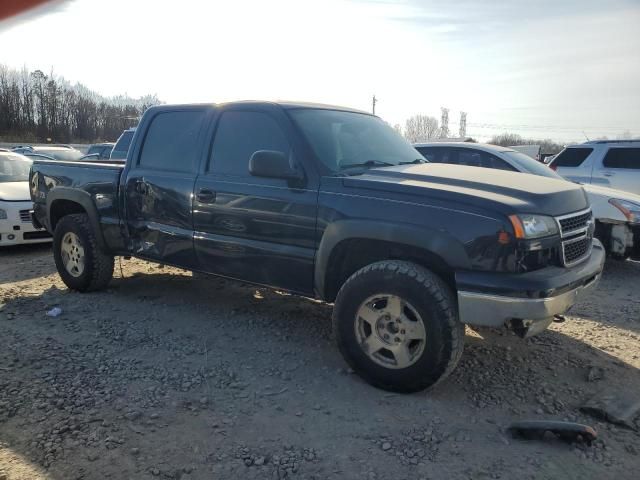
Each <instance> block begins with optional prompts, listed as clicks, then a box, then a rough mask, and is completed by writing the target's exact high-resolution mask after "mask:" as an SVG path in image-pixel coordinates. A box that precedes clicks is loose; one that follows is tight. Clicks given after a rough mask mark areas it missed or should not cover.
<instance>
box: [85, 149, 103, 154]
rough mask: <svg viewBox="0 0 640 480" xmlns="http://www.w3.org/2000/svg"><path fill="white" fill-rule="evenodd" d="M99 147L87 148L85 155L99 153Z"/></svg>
mask: <svg viewBox="0 0 640 480" xmlns="http://www.w3.org/2000/svg"><path fill="white" fill-rule="evenodd" d="M100 148H101V147H91V148H90V149H89V150H87V155H93V154H94V153H100Z"/></svg>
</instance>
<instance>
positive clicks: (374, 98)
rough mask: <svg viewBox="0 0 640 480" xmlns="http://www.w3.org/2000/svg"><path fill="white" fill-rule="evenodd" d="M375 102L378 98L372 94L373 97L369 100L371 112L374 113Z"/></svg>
mask: <svg viewBox="0 0 640 480" xmlns="http://www.w3.org/2000/svg"><path fill="white" fill-rule="evenodd" d="M376 103H378V99H377V98H376V96H375V95H374V96H373V99H372V101H371V110H372V112H373V114H374V115H375V114H376Z"/></svg>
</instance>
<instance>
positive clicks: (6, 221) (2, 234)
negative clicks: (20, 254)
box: [0, 151, 51, 246]
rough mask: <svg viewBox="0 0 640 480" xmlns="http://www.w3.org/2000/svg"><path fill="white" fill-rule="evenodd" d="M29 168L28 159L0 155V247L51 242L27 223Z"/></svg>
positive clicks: (12, 153)
mask: <svg viewBox="0 0 640 480" xmlns="http://www.w3.org/2000/svg"><path fill="white" fill-rule="evenodd" d="M30 168H31V160H29V159H28V158H26V157H24V156H22V155H20V154H18V153H14V152H9V151H0V246H7V245H18V244H22V243H40V242H50V241H51V235H50V234H49V232H47V231H46V230H44V229H43V228H35V227H34V226H33V224H32V223H31V212H32V210H33V202H32V201H31V199H30V198H29V169H30Z"/></svg>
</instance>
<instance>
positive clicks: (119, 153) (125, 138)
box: [110, 128, 136, 160]
mask: <svg viewBox="0 0 640 480" xmlns="http://www.w3.org/2000/svg"><path fill="white" fill-rule="evenodd" d="M135 132H136V129H135V128H128V129H127V130H125V131H124V132H122V134H121V135H120V137H119V138H118V141H117V142H116V144H115V146H114V147H113V150H112V151H111V157H110V158H111V160H125V159H126V158H127V152H128V151H129V145H131V139H132V138H133V134H134V133H135Z"/></svg>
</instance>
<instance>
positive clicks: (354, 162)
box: [290, 108, 424, 172]
mask: <svg viewBox="0 0 640 480" xmlns="http://www.w3.org/2000/svg"><path fill="white" fill-rule="evenodd" d="M290 113H291V116H292V117H293V120H294V122H295V123H296V124H297V125H298V126H299V127H300V130H302V133H303V134H304V136H305V137H306V138H307V140H308V141H309V143H310V144H311V147H312V148H313V150H314V152H315V154H316V155H317V156H318V158H319V159H320V161H321V162H322V163H323V164H324V165H326V166H327V167H328V168H329V169H330V170H331V171H332V172H341V171H345V170H348V169H351V168H355V167H361V168H371V167H378V166H389V165H400V164H405V163H414V162H415V163H419V162H420V161H424V160H423V159H422V156H421V155H420V154H419V153H418V151H417V150H416V149H415V148H413V147H412V146H411V144H410V143H409V142H407V141H406V140H405V139H404V138H403V137H402V136H401V135H400V134H398V133H397V132H396V131H395V130H394V129H393V128H391V127H390V126H389V125H387V124H386V123H385V122H384V121H382V120H381V119H380V118H378V117H375V116H373V115H368V114H364V113H356V112H344V111H338V110H322V109H313V108H304V109H293V110H290ZM418 159H420V160H418Z"/></svg>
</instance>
